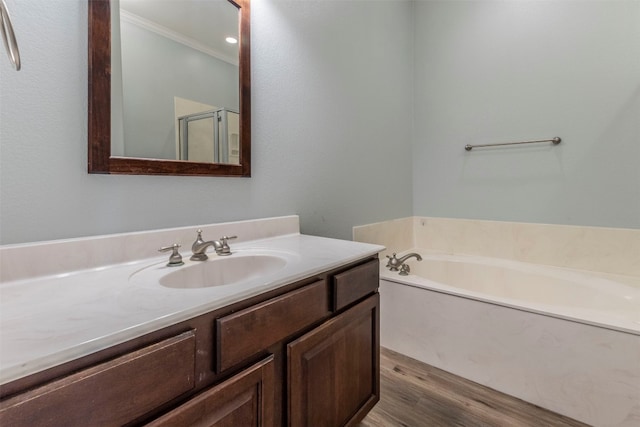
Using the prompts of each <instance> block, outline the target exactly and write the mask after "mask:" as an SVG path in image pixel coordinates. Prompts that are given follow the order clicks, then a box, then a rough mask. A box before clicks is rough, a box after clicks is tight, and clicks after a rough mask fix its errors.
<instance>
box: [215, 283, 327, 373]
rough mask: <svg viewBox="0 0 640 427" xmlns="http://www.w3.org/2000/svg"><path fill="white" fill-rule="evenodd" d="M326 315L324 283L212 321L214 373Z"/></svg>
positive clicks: (313, 284) (325, 289)
mask: <svg viewBox="0 0 640 427" xmlns="http://www.w3.org/2000/svg"><path fill="white" fill-rule="evenodd" d="M329 314H330V311H329V298H328V295H327V285H326V281H324V280H320V281H318V282H315V283H312V284H311V285H308V286H305V287H303V288H300V289H297V290H295V291H292V292H289V293H287V294H285V295H282V296H279V297H277V298H273V299H270V300H268V301H265V302H263V303H261V304H258V305H255V306H253V307H249V308H247V309H245V310H241V311H238V312H237V313H233V314H231V315H229V316H225V317H222V318H220V319H217V320H216V333H217V338H218V357H217V367H218V372H221V371H224V370H225V369H227V368H230V367H232V366H233V365H235V364H237V363H239V362H241V361H243V360H245V359H247V358H249V357H251V356H252V355H254V354H257V353H259V352H261V351H264V350H265V349H266V348H267V347H269V346H270V345H272V344H275V343H277V342H278V341H282V339H284V338H286V337H288V336H289V335H291V334H294V333H296V332H298V331H300V330H301V329H303V328H305V327H306V326H309V325H311V324H313V323H314V322H317V321H319V320H321V319H323V318H325V317H327V316H328V315H329Z"/></svg>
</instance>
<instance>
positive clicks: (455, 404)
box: [359, 348, 586, 427]
mask: <svg viewBox="0 0 640 427" xmlns="http://www.w3.org/2000/svg"><path fill="white" fill-rule="evenodd" d="M380 395H381V396H380V402H378V404H377V405H376V406H375V408H373V410H372V411H371V412H370V413H369V414H368V415H367V417H366V418H365V419H364V420H363V421H362V423H361V424H360V425H359V427H394V426H406V427H422V426H425V427H440V426H442V427H448V426H464V427H520V426H522V427H524V426H531V427H556V426H557V427H563V426H574V427H578V426H579V427H585V426H586V424H583V423H580V422H578V421H575V420H572V419H570V418H567V417H564V416H561V415H558V414H556V413H553V412H550V411H547V410H546V409H542V408H540V407H538V406H535V405H532V404H530V403H527V402H524V401H522V400H520V399H516V398H515V397H511V396H508V395H506V394H503V393H500V392H497V391H495V390H492V389H490V388H488V387H484V386H482V385H479V384H477V383H474V382H472V381H468V380H465V379H463V378H460V377H458V376H456V375H453V374H450V373H448V372H445V371H442V370H440V369H437V368H434V367H433V366H430V365H426V364H424V363H421V362H419V361H417V360H414V359H411V358H409V357H407V356H404V355H402V354H399V353H396V352H393V351H391V350H389V349H385V348H383V349H382V350H381V352H380Z"/></svg>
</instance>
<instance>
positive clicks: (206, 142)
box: [178, 108, 240, 164]
mask: <svg viewBox="0 0 640 427" xmlns="http://www.w3.org/2000/svg"><path fill="white" fill-rule="evenodd" d="M237 117H238V113H236V112H234V111H230V110H227V109H224V108H223V109H220V110H212V111H204V112H201V113H196V114H189V115H187V116H183V117H180V118H178V125H179V130H180V160H190V161H196V162H208V163H210V162H213V163H231V164H240V161H239V160H240V156H239V154H240V153H239V148H238V134H239V129H237V128H238V127H239V120H238V118H237ZM236 123H237V124H236Z"/></svg>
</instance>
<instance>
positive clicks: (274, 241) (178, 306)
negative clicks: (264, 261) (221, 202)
mask: <svg viewBox="0 0 640 427" xmlns="http://www.w3.org/2000/svg"><path fill="white" fill-rule="evenodd" d="M264 221H265V222H264V223H262V222H261V220H256V221H244V222H240V223H228V224H214V225H211V226H194V227H183V228H180V229H172V230H159V231H158V232H144V233H130V234H125V235H117V236H101V237H97V238H95V239H94V238H85V239H77V240H68V241H63V242H44V243H42V244H37V243H36V244H29V245H14V246H8V247H3V248H2V253H1V254H0V256H1V257H2V261H3V276H2V279H3V281H2V283H0V323H1V324H2V328H1V329H0V367H1V370H0V384H5V383H7V382H10V381H13V380H15V379H18V378H21V377H24V376H27V375H30V374H33V373H36V372H39V371H41V370H44V369H47V368H50V367H53V366H56V365H59V364H61V363H64V362H67V361H70V360H73V359H76V358H78V357H82V356H85V355H87V354H91V353H94V352H96V351H99V350H102V349H104V348H107V347H109V346H112V345H115V344H118V343H121V342H124V341H127V340H129V339H132V338H136V337H138V336H141V335H144V334H146V333H149V332H152V331H155V330H159V329H161V328H163V327H166V326H170V325H172V324H175V323H177V322H180V321H182V320H186V319H189V318H192V317H194V316H197V315H199V314H203V313H206V312H210V311H212V310H214V309H217V308H220V307H224V306H226V305H229V304H232V303H234V302H237V301H240V300H243V299H245V298H249V297H252V296H255V295H259V294H261V293H264V292H268V291H270V290H273V289H276V288H278V287H280V286H282V285H285V284H287V283H292V282H294V281H297V280H300V279H303V278H305V277H309V276H313V275H314V274H318V273H320V272H322V271H327V270H330V269H333V268H336V267H340V266H342V265H346V264H349V263H350V262H353V261H355V260H358V259H361V258H363V257H367V256H371V255H375V254H377V253H378V252H380V251H381V250H382V249H384V248H383V247H381V246H379V245H372V244H363V243H357V242H350V241H343V240H336V239H329V238H323V237H316V236H307V235H301V234H299V233H298V218H297V217H295V216H292V217H284V218H274V219H267V220H264ZM197 228H202V229H203V237H204V238H205V239H217V238H219V237H221V236H223V235H230V234H237V235H238V240H236V241H233V242H232V244H231V247H232V250H233V251H234V252H237V253H238V254H241V253H242V252H243V251H245V252H246V251H255V250H259V251H264V252H268V251H274V253H277V254H278V256H281V257H283V258H285V259H286V260H287V261H288V263H287V265H286V266H285V267H284V268H283V269H281V270H279V271H277V272H275V273H271V274H268V275H267V276H266V277H259V278H253V279H249V280H246V281H244V282H242V283H241V284H239V285H238V286H233V287H226V286H218V287H209V288H201V289H175V288H169V287H162V286H160V285H158V286H149V285H148V284H145V283H139V282H135V281H131V280H130V277H131V276H132V275H133V274H134V273H136V272H137V271H139V270H141V269H143V268H146V267H149V266H151V265H157V266H160V268H162V267H161V266H163V265H164V264H166V262H167V259H168V255H166V254H163V255H157V252H156V250H157V248H158V247H160V246H161V245H168V244H172V243H174V242H178V243H180V244H182V248H181V252H182V255H183V258H184V260H185V267H188V266H189V265H190V264H193V263H194V262H195V261H190V260H189V255H190V247H191V242H192V240H194V239H195V230H196V229H197ZM187 239H188V240H187ZM145 242H148V243H145ZM127 245H135V246H136V248H135V249H138V250H133V248H131V247H125V246H127ZM52 248H55V252H53V253H54V254H55V257H52V256H51V254H52V252H50V250H51V249H52ZM83 249H86V251H85V253H84V259H83V256H82V255H79V254H78V253H77V252H78V251H80V252H82V251H83ZM100 249H103V251H104V252H106V253H108V254H109V255H101V254H100ZM25 251H27V252H29V253H32V254H33V253H37V254H39V257H38V258H35V259H41V260H43V261H42V262H43V263H44V264H46V265H47V266H46V267H44V266H36V268H35V269H34V270H35V271H36V274H33V276H34V277H31V278H29V277H28V270H29V268H28V266H24V265H22V266H14V268H13V269H12V270H11V273H6V274H5V271H4V265H5V263H7V262H9V261H13V262H20V263H22V264H30V263H33V264H35V265H37V264H38V261H33V259H34V258H31V259H26V258H23V256H24V254H25V253H26V252H25ZM87 252H88V253H87ZM123 253H124V254H126V255H123ZM137 253H143V254H145V255H147V256H148V255H149V254H152V256H151V257H146V258H145V259H139V258H138V259H135V258H134V259H131V258H133V257H135V254H137ZM42 254H46V255H42ZM114 254H115V255H114ZM61 255H68V256H69V257H70V258H73V261H72V262H67V263H66V264H65V266H66V269H65V270H64V271H60V270H61V269H63V267H56V265H55V263H50V264H48V260H49V259H51V258H56V259H58V258H60V256H61ZM209 255H210V257H211V258H213V259H215V257H216V255H215V254H212V253H211V252H209ZM43 256H44V257H45V258H44V259H42V258H41V257H43ZM231 256H233V255H231ZM114 257H115V258H117V259H118V260H119V261H118V262H116V263H112V264H102V265H96V264H99V261H97V260H96V259H102V260H104V259H114ZM62 259H64V257H63V258H62ZM83 261H85V262H86V264H88V266H87V265H86V264H85V266H84V268H82V267H81V265H82V264H83ZM204 262H206V261H204ZM69 265H73V268H71V269H69V267H68V266H69ZM74 268H75V269H76V270H77V271H74V270H73V269H74ZM166 268H170V267H166ZM178 268H180V267H178ZM10 277H12V278H19V279H15V280H7V279H8V278H10Z"/></svg>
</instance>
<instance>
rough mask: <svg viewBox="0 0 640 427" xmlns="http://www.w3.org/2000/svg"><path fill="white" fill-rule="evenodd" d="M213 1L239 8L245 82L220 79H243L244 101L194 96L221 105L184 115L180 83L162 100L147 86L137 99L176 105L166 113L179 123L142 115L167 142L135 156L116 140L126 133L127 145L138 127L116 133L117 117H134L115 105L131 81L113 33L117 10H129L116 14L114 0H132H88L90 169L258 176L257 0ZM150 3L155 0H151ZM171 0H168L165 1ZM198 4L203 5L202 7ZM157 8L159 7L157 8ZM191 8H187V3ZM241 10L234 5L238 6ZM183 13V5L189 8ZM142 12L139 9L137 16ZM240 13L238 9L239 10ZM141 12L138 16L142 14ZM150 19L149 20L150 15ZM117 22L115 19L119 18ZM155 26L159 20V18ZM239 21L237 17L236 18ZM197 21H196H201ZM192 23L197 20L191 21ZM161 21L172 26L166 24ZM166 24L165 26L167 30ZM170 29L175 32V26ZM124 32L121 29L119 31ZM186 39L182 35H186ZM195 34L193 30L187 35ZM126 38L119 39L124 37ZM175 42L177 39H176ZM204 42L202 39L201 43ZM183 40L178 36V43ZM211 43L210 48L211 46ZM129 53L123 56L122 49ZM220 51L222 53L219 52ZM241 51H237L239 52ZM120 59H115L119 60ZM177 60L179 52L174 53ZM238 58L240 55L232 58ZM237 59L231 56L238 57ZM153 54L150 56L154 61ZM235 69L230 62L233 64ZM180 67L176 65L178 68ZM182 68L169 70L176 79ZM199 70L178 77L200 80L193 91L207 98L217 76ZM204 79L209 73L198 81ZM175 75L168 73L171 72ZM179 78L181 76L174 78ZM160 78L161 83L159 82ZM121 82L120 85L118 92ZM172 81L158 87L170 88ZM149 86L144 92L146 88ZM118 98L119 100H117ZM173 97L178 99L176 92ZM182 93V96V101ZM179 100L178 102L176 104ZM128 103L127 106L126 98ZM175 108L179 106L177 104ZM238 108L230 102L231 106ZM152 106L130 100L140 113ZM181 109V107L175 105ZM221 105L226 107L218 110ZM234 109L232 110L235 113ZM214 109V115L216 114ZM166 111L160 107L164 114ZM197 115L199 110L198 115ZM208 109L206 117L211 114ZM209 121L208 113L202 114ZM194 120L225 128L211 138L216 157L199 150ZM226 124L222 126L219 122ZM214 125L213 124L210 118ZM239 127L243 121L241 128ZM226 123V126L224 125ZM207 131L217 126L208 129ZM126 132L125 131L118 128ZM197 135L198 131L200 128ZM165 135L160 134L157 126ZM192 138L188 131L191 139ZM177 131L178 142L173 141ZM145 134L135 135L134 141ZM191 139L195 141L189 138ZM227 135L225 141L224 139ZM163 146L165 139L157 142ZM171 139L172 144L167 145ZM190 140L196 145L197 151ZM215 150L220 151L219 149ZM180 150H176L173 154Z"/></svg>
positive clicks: (142, 124)
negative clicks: (254, 160) (254, 139)
mask: <svg viewBox="0 0 640 427" xmlns="http://www.w3.org/2000/svg"><path fill="white" fill-rule="evenodd" d="M208 1H211V2H218V3H221V2H222V3H224V4H225V7H228V6H229V5H230V6H232V7H233V8H236V9H237V18H238V25H237V27H236V28H237V34H238V37H237V38H238V40H237V44H238V48H237V62H236V64H237V70H236V72H237V80H238V81H237V83H235V81H231V82H230V81H227V83H224V84H221V85H220V86H222V87H226V88H227V89H228V88H229V87H231V86H234V84H237V86H235V87H237V89H238V91H237V92H236V93H237V101H235V102H236V103H237V105H231V106H229V105H220V103H221V104H233V103H234V101H228V100H225V101H221V102H218V101H217V100H214V101H209V100H208V99H205V100H202V99H194V100H193V101H192V100H187V101H188V102H193V104H194V105H195V104H202V105H206V106H210V105H211V104H214V103H215V105H216V106H215V107H214V108H215V110H207V111H206V113H207V114H201V113H191V114H188V115H181V114H183V113H178V111H184V108H183V107H181V108H182V110H180V109H179V108H178V106H177V105H178V100H180V99H181V98H180V97H181V96H183V95H182V93H181V91H180V90H177V89H176V90H174V91H173V92H171V94H173V96H169V95H168V94H164V98H163V99H162V101H161V102H158V101H157V100H156V99H154V96H155V95H156V92H158V91H157V90H154V89H151V92H147V94H148V96H146V95H145V96H139V95H140V93H136V97H135V100H136V102H138V103H139V101H140V100H142V99H144V100H146V99H149V100H150V101H151V102H150V104H151V107H155V106H156V105H158V104H162V105H163V108H164V109H165V110H171V111H172V117H170V118H167V117H166V114H164V113H163V114H164V116H163V120H164V121H163V122H162V126H166V127H167V128H171V129H173V131H167V130H166V129H164V130H163V129H159V128H160V127H162V126H156V125H153V124H150V123H149V121H147V120H144V119H137V118H136V120H138V122H139V123H138V129H143V130H144V129H145V128H146V129H149V130H154V131H158V130H159V131H161V132H162V133H161V135H162V138H160V139H165V141H162V142H161V144H163V145H164V146H165V147H164V153H165V154H160V155H156V154H154V153H151V154H142V155H140V156H138V155H135V154H134V155H131V154H130V153H131V152H135V150H134V149H130V150H124V149H120V148H119V147H118V145H119V144H120V143H116V142H115V141H116V139H117V138H116V137H122V141H121V144H120V145H122V146H124V144H125V142H126V143H129V142H130V141H128V140H127V137H128V135H130V134H134V135H136V134H135V133H127V132H126V128H125V131H122V132H114V127H113V125H114V123H117V122H120V124H122V122H126V120H123V119H121V118H119V117H116V115H117V114H116V113H114V109H113V107H114V105H116V103H118V102H120V103H123V101H122V99H124V98H125V96H126V93H128V92H125V90H126V88H124V85H123V83H122V82H123V80H120V81H119V82H115V84H114V83H113V82H112V77H113V75H116V74H118V73H122V71H121V69H120V68H117V69H116V67H115V66H114V65H117V66H119V65H120V62H121V61H123V60H124V56H125V55H124V53H121V52H120V51H119V50H117V51H116V52H117V55H114V54H113V52H114V47H115V48H118V47H119V45H116V43H114V40H113V38H114V37H112V21H113V19H112V16H116V17H118V16H121V15H120V13H121V12H117V14H116V15H114V10H112V8H114V5H115V6H117V7H118V9H119V8H120V5H121V4H120V2H123V3H126V0H88V2H89V61H88V62H89V67H88V68H89V69H88V76H89V91H88V107H89V108H88V110H89V122H88V160H89V162H88V169H89V173H97V174H131V175H200V176H231V177H233V176H238V177H249V176H251V73H250V0H208ZM147 2H150V0H147ZM138 3H140V2H138ZM165 3H167V2H165ZM169 3H174V4H179V5H185V4H186V3H183V2H169ZM194 3H197V4H198V5H197V6H198V7H199V6H200V5H202V4H203V3H204V2H203V1H202V0H198V1H196V2H194ZM194 7H195V6H194ZM154 9H157V8H155V7H154ZM182 9H184V7H182ZM232 10H234V9H232ZM181 12H182V10H181ZM200 15H202V14H200ZM134 16H135V15H134ZM233 16H235V15H232V17H233ZM136 19H137V18H136ZM142 21H144V19H142ZM113 24H114V25H115V23H113ZM117 25H118V29H119V28H120V22H117ZM154 25H155V24H154ZM234 25H235V24H234ZM194 26H195V23H194ZM204 26H205V27H215V26H214V25H204ZM189 27H191V25H189ZM160 28H164V27H163V26H160ZM163 31H164V30H163ZM168 32H172V31H171V30H168ZM118 34H119V33H118ZM178 37H179V38H180V37H182V36H178ZM187 38H189V37H187ZM117 41H118V42H119V40H117ZM172 43H173V42H172ZM196 44H197V43H196ZM174 45H175V43H174ZM205 50H206V49H205ZM149 51H150V49H147V48H144V49H139V50H138V51H137V52H138V53H141V52H142V53H147V52H149ZM121 55H122V56H121ZM213 55H214V56H215V54H213ZM231 56H234V55H231ZM112 58H113V61H112ZM172 59H173V58H172ZM233 59H235V58H232V60H233ZM232 60H229V62H233V61H232ZM147 61H148V60H147ZM176 62H177V63H179V67H180V68H185V67H187V66H192V65H193V64H192V63H191V62H190V61H186V60H184V59H182V60H181V61H177V60H176ZM225 66H227V68H228V67H229V64H225ZM162 69H163V68H162V67H157V66H156V68H155V69H153V73H150V75H148V79H145V81H146V80H153V78H155V77H157V74H159V73H160V72H161V71H162ZM174 74H175V71H174ZM174 74H172V75H170V76H168V79H174ZM194 75H195V74H194V73H191V71H190V74H188V76H189V77H187V78H184V79H178V80H182V81H189V82H191V83H193V82H194V81H196V82H198V85H199V86H198V89H197V90H196V91H195V92H194V91H193V90H192V93H194V94H195V95H194V96H191V97H189V98H196V97H197V98H199V97H200V96H201V95H202V96H203V97H204V93H205V92H207V90H205V89H206V85H208V84H210V82H211V81H212V80H213V79H214V77H213V76H212V75H211V74H210V73H208V72H207V73H205V74H204V75H202V76H201V77H200V76H199V77H197V78H194V77H193V76H194ZM198 79H201V80H198ZM165 81H167V79H165ZM171 81H173V80H171ZM144 83H145V82H143V84H137V83H136V84H130V85H129V87H130V88H135V89H136V90H137V89H138V88H139V87H140V86H144ZM156 84H158V83H157V82H156ZM112 85H114V86H113V87H114V88H116V89H118V90H119V92H118V90H116V91H113V90H112V89H113V88H112ZM165 86H167V85H166V84H163V85H160V86H156V88H158V87H162V88H163V89H164V88H165ZM114 93H120V94H125V95H121V98H118V97H117V96H114V95H113V94H114ZM142 93H144V92H142ZM115 98H117V99H115ZM170 98H171V99H170ZM174 98H175V103H174ZM169 104H171V105H169ZM125 107H127V106H126V105H125ZM174 107H175V109H174ZM228 107H230V108H228ZM145 108H146V107H144V106H143V107H140V105H139V104H136V105H135V106H134V107H127V108H126V110H127V111H130V112H137V111H141V110H145ZM121 110H122V114H123V115H124V111H125V108H122V109H121ZM174 111H175V114H173V112H174ZM218 111H221V113H218ZM228 112H229V113H228ZM211 114H213V116H211ZM227 114H229V124H227V121H226V120H227ZM158 115H159V114H158ZM195 116H197V117H195ZM205 116H206V117H205ZM203 117H204V118H205V119H203V120H200V119H202V118H203ZM189 120H200V121H201V122H202V123H203V124H204V123H205V120H206V122H207V123H210V124H211V126H212V127H213V128H215V129H216V132H219V135H220V139H219V140H218V139H216V138H217V135H218V133H216V134H215V135H216V136H215V137H213V140H215V146H214V148H213V149H212V148H210V147H209V145H208V143H206V144H205V145H206V151H207V153H209V154H207V156H209V157H210V158H208V157H207V158H206V159H205V157H204V156H205V155H204V154H199V155H200V156H201V157H198V156H196V155H195V154H193V153H196V152H197V151H202V150H196V148H193V147H196V145H195V142H194V141H195V138H194V137H191V140H190V139H189V136H188V134H185V133H186V132H188V126H189V124H188V123H192V122H189ZM218 123H220V125H218ZM207 126H209V125H207ZM234 126H235V128H233V127H234ZM232 128H233V129H237V130H236V131H235V132H236V133H230V132H231V131H230V130H229V129H232ZM219 129H222V130H219ZM206 133H207V135H208V134H209V132H208V131H207V132H206ZM115 134H118V135H115ZM193 134H194V135H195V132H193ZM156 135H157V133H156ZM183 137H184V138H183ZM174 138H175V141H174V140H173V139H174ZM132 139H138V138H131V137H130V136H129V140H132ZM148 139H149V140H150V142H149V143H147V145H149V146H152V145H154V143H156V142H157V140H158V138H157V136H156V137H154V136H152V137H150V138H148ZM188 141H191V143H190V145H189V144H188V143H187V142H188ZM221 141H222V142H221ZM155 145H160V144H155ZM167 146H171V147H169V148H168V149H167ZM187 147H192V149H191V150H190V151H189V150H188V149H187ZM167 152H173V153H172V154H171V155H166V153H167ZM211 153H213V154H211ZM172 156H174V157H173V158H172Z"/></svg>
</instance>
